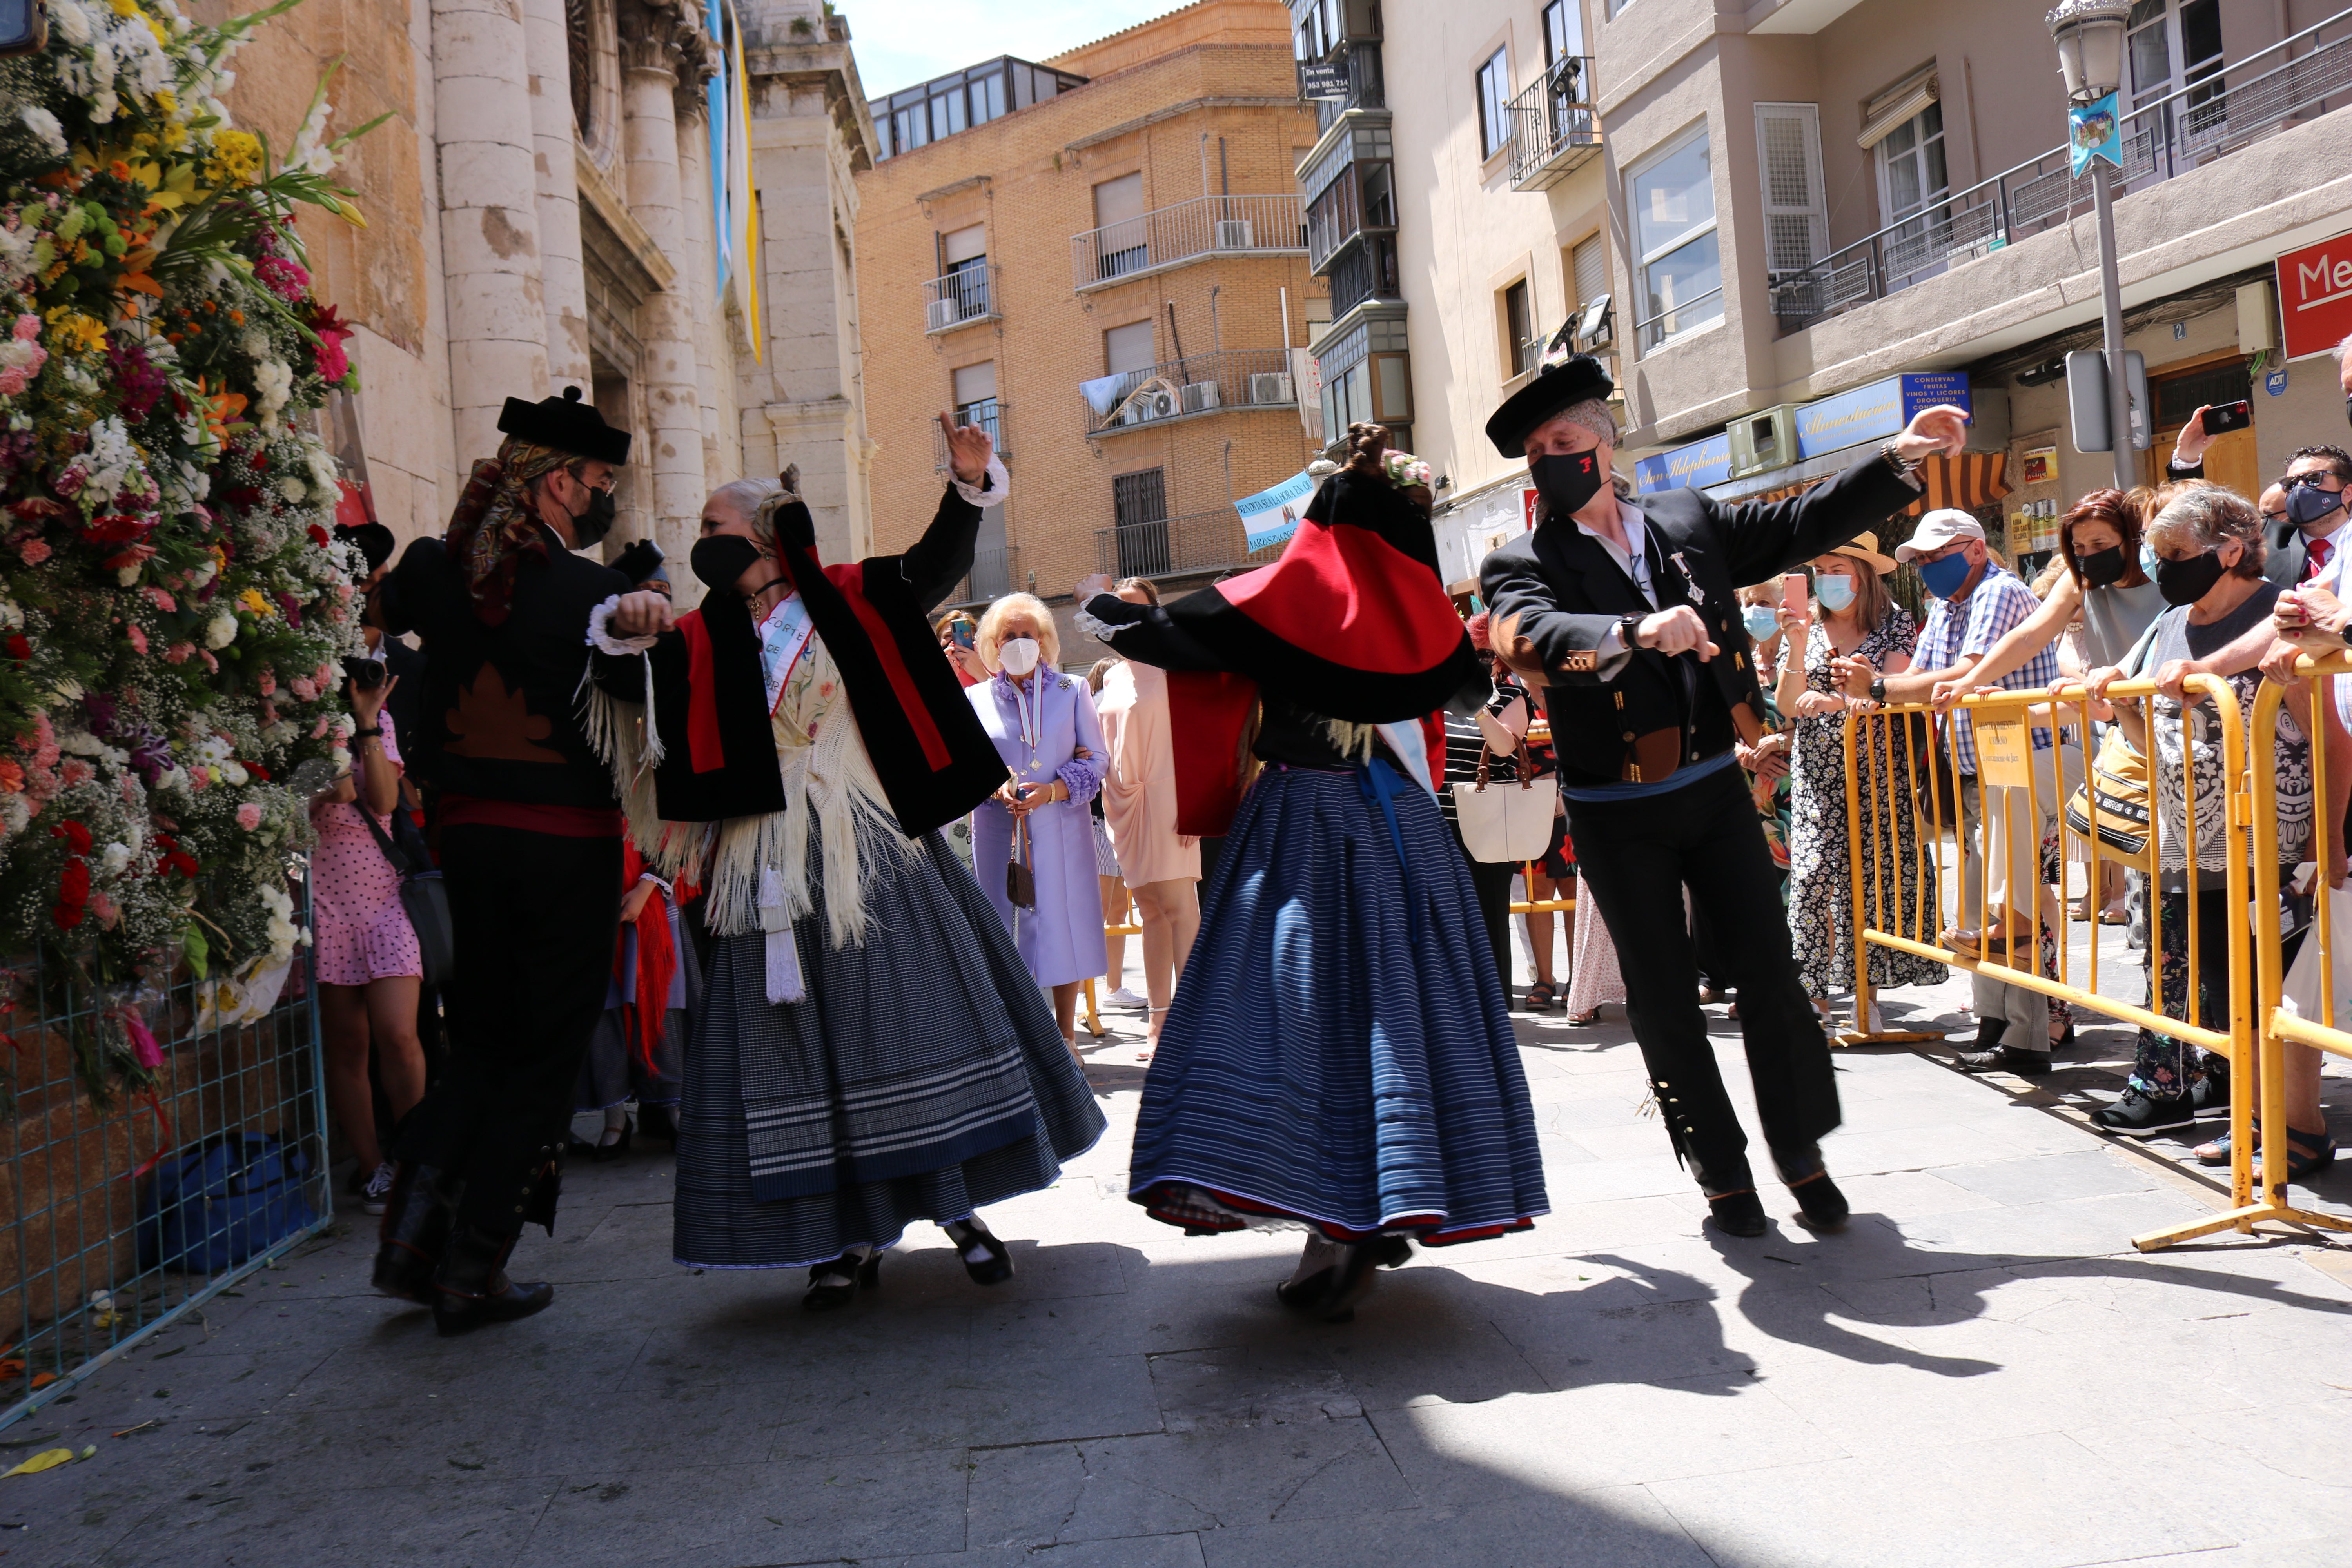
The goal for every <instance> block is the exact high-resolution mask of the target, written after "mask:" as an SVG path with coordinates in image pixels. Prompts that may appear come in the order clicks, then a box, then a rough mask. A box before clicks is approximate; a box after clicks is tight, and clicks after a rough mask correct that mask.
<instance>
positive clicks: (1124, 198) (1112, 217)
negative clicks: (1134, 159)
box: [1095, 169, 1151, 278]
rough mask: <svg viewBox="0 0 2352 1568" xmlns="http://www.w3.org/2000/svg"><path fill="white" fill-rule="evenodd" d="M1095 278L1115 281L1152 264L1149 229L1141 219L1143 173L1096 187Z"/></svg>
mask: <svg viewBox="0 0 2352 1568" xmlns="http://www.w3.org/2000/svg"><path fill="white" fill-rule="evenodd" d="M1095 229H1096V234H1095V275H1096V276H1097V277H1098V278H1117V277H1119V276H1120V275H1122V274H1124V273H1129V272H1134V271H1137V270H1139V269H1140V268H1146V267H1149V266H1150V265H1151V245H1150V238H1151V237H1150V225H1149V224H1148V223H1147V222H1146V221H1145V219H1144V212H1143V171H1142V170H1140V169H1139V170H1137V171H1136V172H1135V173H1134V174H1121V175H1120V176H1119V177H1118V179H1116V180H1105V181H1104V182H1103V183H1102V184H1099V185H1097V186H1096V187H1095Z"/></svg>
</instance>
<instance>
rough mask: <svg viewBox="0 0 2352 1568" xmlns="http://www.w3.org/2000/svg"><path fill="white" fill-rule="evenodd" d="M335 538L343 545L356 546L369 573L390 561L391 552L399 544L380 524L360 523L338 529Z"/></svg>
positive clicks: (389, 531)
mask: <svg viewBox="0 0 2352 1568" xmlns="http://www.w3.org/2000/svg"><path fill="white" fill-rule="evenodd" d="M335 537H336V538H337V539H340V540H341V541H342V542H344V543H345V544H352V545H357V546H358V547H359V552H360V555H361V556H362V558H363V559H364V560H365V561H366V562H367V563H368V570H369V571H371V572H373V571H374V570H375V569H376V568H377V567H379V566H381V565H383V563H385V562H387V561H389V560H391V559H392V552H393V550H394V546H396V545H397V544H398V543H399V541H398V540H396V539H394V537H393V532H392V530H390V529H388V528H386V527H385V526H384V525H383V524H382V523H380V522H362V523H360V524H358V525H357V526H356V527H352V528H338V529H336V530H335Z"/></svg>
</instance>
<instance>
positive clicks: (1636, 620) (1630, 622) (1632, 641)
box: [1617, 615, 1650, 648]
mask: <svg viewBox="0 0 2352 1568" xmlns="http://www.w3.org/2000/svg"><path fill="white" fill-rule="evenodd" d="M1649 618H1650V617H1649V616H1646V615H1640V616H1618V617H1617V640H1618V641H1619V642H1622V643H1623V644H1624V645H1625V646H1626V647H1629V648H1635V647H1641V646H1642V623H1643V621H1646V620H1648V619H1649Z"/></svg>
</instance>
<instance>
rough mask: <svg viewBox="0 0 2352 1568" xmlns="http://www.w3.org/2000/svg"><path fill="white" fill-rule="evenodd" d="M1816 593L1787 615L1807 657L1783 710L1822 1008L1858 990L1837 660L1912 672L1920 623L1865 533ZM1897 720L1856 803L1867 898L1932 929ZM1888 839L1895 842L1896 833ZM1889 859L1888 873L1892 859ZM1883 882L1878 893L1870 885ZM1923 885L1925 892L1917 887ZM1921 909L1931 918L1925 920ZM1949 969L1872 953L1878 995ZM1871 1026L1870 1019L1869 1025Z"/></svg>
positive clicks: (1838, 557)
mask: <svg viewBox="0 0 2352 1568" xmlns="http://www.w3.org/2000/svg"><path fill="white" fill-rule="evenodd" d="M1812 569H1813V597H1812V602H1811V605H1810V607H1809V608H1807V609H1804V610H1800V611H1796V612H1793V613H1789V616H1788V619H1789V635H1790V637H1791V638H1792V639H1796V638H1801V639H1802V643H1803V647H1804V658H1803V659H1802V660H1801V661H1800V660H1798V659H1795V658H1787V659H1784V661H1783V663H1782V667H1781V671H1780V688H1779V693H1778V698H1779V704H1780V713H1781V716H1782V718H1783V719H1784V720H1786V721H1788V722H1789V723H1790V726H1791V728H1792V730H1793V731H1794V735H1795V752H1794V754H1793V756H1792V758H1791V762H1790V770H1789V805H1790V834H1789V927H1790V932H1791V934H1792V936H1793V938H1794V940H1795V944H1796V950H1797V967H1798V970H1799V972H1800V973H1801V974H1802V976H1803V978H1804V983H1805V992H1806V994H1808V995H1810V996H1811V997H1812V999H1813V1005H1815V1006H1816V1007H1819V1008H1822V1010H1823V1011H1824V1012H1826V1011H1827V1005H1826V1004H1827V999H1828V997H1829V995H1830V994H1831V993H1832V992H1836V991H1848V990H1852V989H1853V862H1852V860H1851V859H1850V858H1849V856H1850V855H1851V854H1853V852H1854V848H1853V842H1852V841H1853V839H1854V838H1855V837H1857V836H1856V835H1855V834H1854V833H1853V826H1854V825H1853V824H1852V823H1850V822H1849V821H1848V820H1847V818H1846V795H1845V716H1846V710H1847V708H1848V705H1849V703H1850V701H1851V700H1850V699H1849V698H1847V697H1846V696H1845V694H1844V693H1843V692H1842V691H1839V690H1838V689H1836V686H1835V682H1834V681H1833V679H1832V677H1831V673H1830V660H1831V659H1832V658H1862V659H1867V660H1869V662H1870V664H1871V666H1872V668H1875V669H1877V670H1878V671H1879V672H1880V673H1882V674H1885V675H1899V674H1901V673H1902V672H1903V671H1905V670H1907V669H1909V668H1911V649H1912V647H1913V646H1914V645H1915V644H1916V642H1917V641H1918V636H1919V632H1918V627H1917V626H1915V625H1914V624H1913V623H1912V620H1911V616H1909V614H1908V613H1906V611H1905V610H1904V609H1903V607H1902V606H1901V605H1897V604H1895V602H1894V600H1893V599H1892V598H1890V597H1889V596H1888V595H1887V592H1886V584H1885V576H1886V574H1888V573H1890V572H1892V571H1894V570H1895V563H1894V562H1893V561H1891V560H1889V559H1888V558H1887V557H1885V556H1884V555H1881V554H1879V553H1878V539H1877V536H1876V535H1874V534H1868V533H1865V534H1863V535H1861V536H1860V537H1859V538H1857V539H1856V540H1854V542H1853V543H1851V544H1843V545H1840V546H1839V547H1838V548H1837V549H1836V550H1833V551H1832V552H1830V553H1828V554H1826V555H1822V556H1817V557H1816V558H1815V559H1814V561H1813V563H1812ZM1894 731H1895V726H1893V725H1891V724H1880V725H1874V726H1871V727H1870V728H1868V729H1865V730H1864V736H1865V737H1869V736H1872V735H1873V734H1875V735H1876V736H1877V737H1879V739H1878V741H1877V743H1876V745H1875V746H1866V747H1865V748H1864V750H1863V752H1862V753H1861V755H1860V758H1859V761H1860V764H1861V798H1862V801H1863V805H1864V811H1865V812H1866V813H1867V814H1868V816H1869V818H1870V819H1871V820H1874V821H1875V822H1876V824H1877V825H1878V826H1877V828H1876V831H1875V832H1873V830H1872V827H1871V825H1870V821H1867V820H1866V821H1865V822H1864V824H1863V825H1862V826H1863V831H1862V833H1861V834H1860V835H1859V837H1860V838H1861V844H1860V846H1859V848H1860V852H1861V853H1862V855H1863V856H1864V873H1865V875H1864V889H1863V897H1864V900H1865V907H1875V908H1876V909H1877V910H1880V911H1881V913H1880V916H1879V918H1880V919H1882V920H1883V919H1886V918H1888V917H1889V916H1890V915H1891V916H1892V918H1893V919H1894V921H1895V924H1896V927H1897V929H1900V930H1905V931H1909V930H1913V929H1917V928H1919V927H1921V926H1922V925H1923V924H1924V925H1925V926H1926V927H1927V928H1928V929H1932V928H1933V926H1934V924H1935V914H1934V911H1935V910H1937V907H1938V906H1937V902H1936V896H1937V893H1936V887H1935V868H1934V867H1933V866H1922V864H1921V862H1920V857H1919V843H1918V837H1919V836H1918V824H1917V816H1916V812H1915V811H1914V810H1913V807H1912V804H1911V798H1910V797H1911V786H1910V778H1909V774H1908V770H1907V769H1906V768H1902V767H1898V766H1896V765H1895V757H1894V756H1892V755H1890V754H1889V750H1890V748H1889V742H1888V737H1891V736H1892V735H1893V733H1894ZM1890 824H1891V825H1892V834H1893V842H1892V843H1889V842H1888V830H1889V825H1890ZM1890 860H1891V861H1892V862H1893V864H1892V865H1890V864H1889V863H1888V862H1889V861H1890ZM1873 880H1875V882H1876V889H1875V891H1873V889H1872V888H1871V886H1870V883H1871V882H1872V881H1873ZM1923 880H1924V882H1925V884H1926V885H1925V887H1924V889H1923V887H1922V883H1923ZM1923 911H1924V912H1923ZM1945 973H1946V972H1945V968H1944V966H1943V965H1942V964H1940V963H1935V962H1933V961H1932V960H1929V959H1925V958H1920V957H1918V956H1916V955H1915V954H1912V953H1907V952H1896V951H1895V950H1894V949H1892V948H1885V947H1875V946H1874V947H1873V948H1872V949H1871V951H1870V984H1871V987H1872V989H1874V990H1881V989H1884V988H1885V987H1887V986H1890V985H1933V984H1937V982H1939V981H1941V980H1942V979H1943V978H1944V976H1945ZM1862 1022H1863V1023H1864V1025H1865V1026H1866V1024H1867V1020H1863V1021H1862Z"/></svg>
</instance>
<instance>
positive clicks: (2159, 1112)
mask: <svg viewBox="0 0 2352 1568" xmlns="http://www.w3.org/2000/svg"><path fill="white" fill-rule="evenodd" d="M2196 1120H2197V1111H2196V1108H2195V1107H2193V1106H2191V1105H2190V1104H2189V1096H2187V1095H2185V1094H2172V1095H2166V1096H2164V1097H2163V1098H2162V1099H2158V1097H2157V1096H2155V1095H2152V1094H2142V1093H2141V1092H2140V1091H2139V1090H2138V1089H2125V1090H2124V1092H2123V1097H2122V1098H2121V1099H2119V1100H2116V1102H2115V1103H2114V1104H2113V1105H2103V1106H2101V1107H2099V1109H2098V1110H2094V1111H2093V1112H2091V1125H2092V1126H2094V1127H2096V1128H2098V1129H2100V1130H2101V1131H2107V1132H2120V1133H2122V1134H2124V1135H2125V1136H2126V1137H2127V1138H2146V1137H2148V1136H2150V1135H2151V1134H2154V1133H2158V1132H2171V1131H2178V1130H2179V1129H2180V1128H2183V1127H2187V1126H2190V1125H2192V1124H2193V1123H2194V1122H2195V1121H2196Z"/></svg>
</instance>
